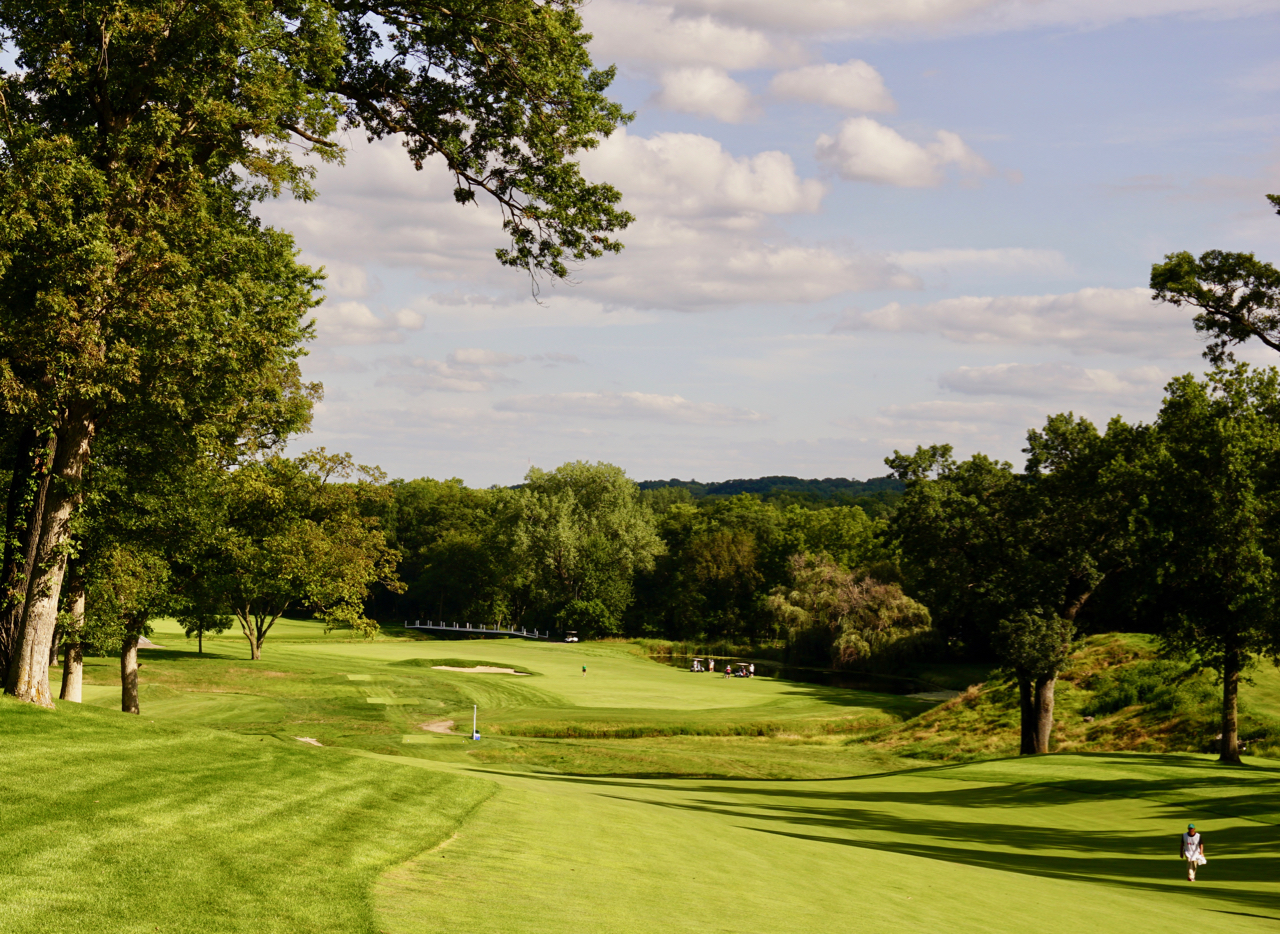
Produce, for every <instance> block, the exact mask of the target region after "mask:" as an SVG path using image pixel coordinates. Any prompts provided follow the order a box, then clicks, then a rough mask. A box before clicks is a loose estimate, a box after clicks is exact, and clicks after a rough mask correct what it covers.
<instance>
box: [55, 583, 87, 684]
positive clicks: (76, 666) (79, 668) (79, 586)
mask: <svg viewBox="0 0 1280 934" xmlns="http://www.w3.org/2000/svg"><path fill="white" fill-rule="evenodd" d="M67 587H68V588H69V591H68V593H67V603H68V604H69V605H70V606H71V624H70V629H68V631H67V653H66V658H65V660H64V661H63V663H62V690H61V691H60V692H59V693H58V698H59V699H60V700H64V701H74V702H75V703H77V704H78V703H80V701H81V697H82V696H83V690H82V687H81V685H82V684H83V683H84V650H83V649H82V647H81V645H80V633H81V632H83V631H84V576H83V575H81V574H80V573H79V572H78V571H77V572H75V573H73V574H72V575H71V577H70V578H69V579H68V581H67Z"/></svg>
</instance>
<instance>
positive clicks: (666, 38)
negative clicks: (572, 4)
mask: <svg viewBox="0 0 1280 934" xmlns="http://www.w3.org/2000/svg"><path fill="white" fill-rule="evenodd" d="M582 15H583V20H584V22H585V24H586V27H587V31H588V32H590V33H591V34H592V35H593V36H594V39H592V42H591V55H592V57H593V58H594V59H595V60H596V61H597V62H600V63H602V64H608V63H611V62H619V61H620V62H627V63H630V64H640V65H649V64H656V65H665V66H672V65H675V66H681V65H709V66H712V67H715V68H721V69H725V70H730V71H736V70H739V69H747V68H762V67H766V66H769V65H783V64H792V63H794V62H797V61H801V60H803V56H804V53H803V52H802V51H801V49H800V47H799V46H798V45H797V44H796V43H795V42H794V41H791V40H787V39H782V40H781V41H779V40H778V39H777V38H776V37H771V36H770V35H769V34H767V33H766V32H764V31H761V30H759V29H755V28H751V27H747V26H735V25H729V24H726V23H724V22H722V21H719V20H717V19H714V18H712V17H711V16H705V15H703V16H692V17H689V16H677V15H676V14H675V12H674V10H672V8H671V7H670V6H667V5H664V4H646V3H627V2H620V0H593V2H592V3H589V4H586V5H585V7H584V8H583V11H582Z"/></svg>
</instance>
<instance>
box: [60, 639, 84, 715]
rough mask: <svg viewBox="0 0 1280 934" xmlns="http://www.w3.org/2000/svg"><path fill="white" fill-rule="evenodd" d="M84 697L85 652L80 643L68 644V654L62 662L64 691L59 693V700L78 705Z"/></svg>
mask: <svg viewBox="0 0 1280 934" xmlns="http://www.w3.org/2000/svg"><path fill="white" fill-rule="evenodd" d="M83 697H84V650H83V649H82V648H81V647H80V643H79V642H78V641H77V642H68V643H67V652H66V655H65V657H64V659H63V662H62V690H61V691H59V692H58V700H64V701H71V702H72V703H73V704H78V703H80V702H81V700H82V699H83Z"/></svg>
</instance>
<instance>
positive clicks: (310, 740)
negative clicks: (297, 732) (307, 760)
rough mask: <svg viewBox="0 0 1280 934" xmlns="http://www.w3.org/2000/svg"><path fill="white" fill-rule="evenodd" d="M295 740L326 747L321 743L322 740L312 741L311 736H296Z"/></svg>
mask: <svg viewBox="0 0 1280 934" xmlns="http://www.w3.org/2000/svg"><path fill="white" fill-rule="evenodd" d="M294 739H296V740H297V741H298V742H300V743H310V744H311V745H312V746H323V745H324V743H322V742H320V740H318V739H312V738H311V737H310V736H295V737H294Z"/></svg>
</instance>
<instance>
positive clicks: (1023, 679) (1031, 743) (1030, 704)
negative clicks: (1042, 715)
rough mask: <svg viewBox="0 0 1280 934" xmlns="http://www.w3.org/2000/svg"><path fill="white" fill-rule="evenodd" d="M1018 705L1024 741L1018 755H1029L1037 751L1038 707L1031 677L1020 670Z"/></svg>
mask: <svg viewBox="0 0 1280 934" xmlns="http://www.w3.org/2000/svg"><path fill="white" fill-rule="evenodd" d="M1018 707H1019V708H1020V710H1021V714H1022V716H1021V721H1020V723H1021V727H1022V742H1021V744H1020V745H1019V746H1018V755H1020V756H1029V755H1031V754H1032V753H1034V752H1035V751H1036V708H1035V702H1034V699H1033V697H1032V694H1031V677H1030V676H1029V675H1026V674H1023V673H1022V672H1021V671H1019V672H1018Z"/></svg>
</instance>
